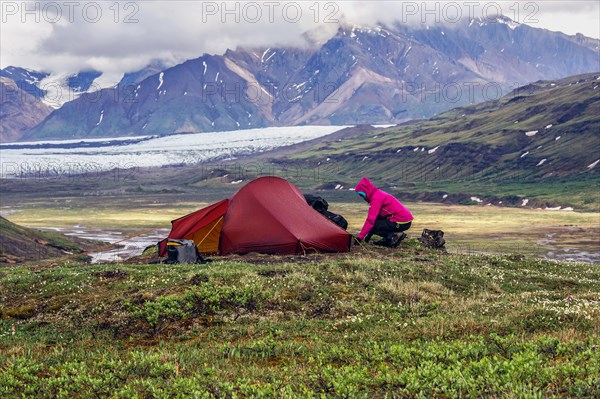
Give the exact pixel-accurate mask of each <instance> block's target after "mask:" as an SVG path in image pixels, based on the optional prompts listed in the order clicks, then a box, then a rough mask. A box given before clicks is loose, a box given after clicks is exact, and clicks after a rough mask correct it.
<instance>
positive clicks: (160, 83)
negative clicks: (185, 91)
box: [156, 72, 165, 90]
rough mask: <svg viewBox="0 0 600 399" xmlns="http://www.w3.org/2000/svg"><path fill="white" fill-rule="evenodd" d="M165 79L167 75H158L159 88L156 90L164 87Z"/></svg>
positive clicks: (162, 73)
mask: <svg viewBox="0 0 600 399" xmlns="http://www.w3.org/2000/svg"><path fill="white" fill-rule="evenodd" d="M164 77H165V73H164V72H161V73H160V74H159V75H158V87H157V88H156V90H159V89H160V88H161V87H162V85H163V83H165V80H164Z"/></svg>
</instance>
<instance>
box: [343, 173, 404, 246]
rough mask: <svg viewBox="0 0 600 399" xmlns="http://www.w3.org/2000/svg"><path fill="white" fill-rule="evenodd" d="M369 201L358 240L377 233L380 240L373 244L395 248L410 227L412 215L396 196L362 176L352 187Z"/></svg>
mask: <svg viewBox="0 0 600 399" xmlns="http://www.w3.org/2000/svg"><path fill="white" fill-rule="evenodd" d="M354 190H355V191H356V193H357V194H358V195H360V196H361V197H362V198H363V199H364V200H365V201H367V202H368V203H369V213H368V215H367V220H365V224H364V226H363V228H362V230H361V231H360V233H359V234H358V238H357V239H358V241H363V240H364V241H365V242H369V240H370V239H371V236H373V235H378V236H380V237H382V240H380V241H377V242H375V243H374V244H375V245H381V246H384V247H391V248H396V247H397V246H398V245H400V243H401V242H402V240H403V239H404V238H406V234H405V233H404V231H406V230H408V229H410V226H411V224H412V221H413V215H412V214H411V213H410V211H409V210H408V209H406V207H405V206H404V205H402V203H400V201H398V199H397V198H396V197H394V196H393V195H391V194H388V193H386V192H385V191H383V190H379V189H378V188H377V187H375V185H374V184H373V183H371V181H370V180H369V179H367V178H366V177H363V178H362V179H361V180H360V181H359V182H358V184H357V185H356V188H355V189H354Z"/></svg>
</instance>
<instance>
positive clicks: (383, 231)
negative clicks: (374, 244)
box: [365, 218, 412, 242]
mask: <svg viewBox="0 0 600 399" xmlns="http://www.w3.org/2000/svg"><path fill="white" fill-rule="evenodd" d="M411 224H412V222H408V223H401V224H398V223H396V222H390V221H389V219H383V218H381V219H380V218H378V219H377V220H376V221H375V224H374V225H373V228H372V229H371V231H369V234H367V236H366V237H365V241H366V242H369V240H370V239H371V236H372V235H377V236H381V237H383V238H385V239H391V238H392V236H393V235H394V233H400V232H401V231H406V230H408V229H410V226H411Z"/></svg>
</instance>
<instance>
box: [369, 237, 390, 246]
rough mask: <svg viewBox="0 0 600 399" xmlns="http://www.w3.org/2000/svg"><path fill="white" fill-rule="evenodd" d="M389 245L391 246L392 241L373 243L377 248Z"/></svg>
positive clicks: (384, 240)
mask: <svg viewBox="0 0 600 399" xmlns="http://www.w3.org/2000/svg"><path fill="white" fill-rule="evenodd" d="M391 244H392V240H387V239H383V240H379V241H375V242H374V243H373V245H377V246H379V247H389V246H390V245H391Z"/></svg>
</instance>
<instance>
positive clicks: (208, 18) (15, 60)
mask: <svg viewBox="0 0 600 399" xmlns="http://www.w3.org/2000/svg"><path fill="white" fill-rule="evenodd" d="M424 4H425V5H424ZM0 5H1V24H0V67H1V68H5V67H7V66H9V65H16V66H23V67H27V68H32V69H37V70H46V71H49V72H53V73H72V72H76V71H79V70H84V69H92V68H93V69H96V70H100V71H102V72H104V73H105V74H106V76H107V77H108V79H109V80H110V79H115V81H116V80H118V77H119V76H120V75H122V74H123V73H124V72H130V71H134V70H138V69H140V68H142V67H143V66H145V65H147V64H148V62H149V61H150V60H152V59H161V60H165V61H166V62H167V64H175V63H178V62H181V61H183V60H186V59H190V58H195V57H198V56H200V55H201V54H203V53H217V54H220V53H223V52H224V51H225V50H226V49H227V48H236V47H238V46H245V47H251V46H252V47H254V46H256V47H259V46H273V45H277V44H284V45H296V46H302V45H305V40H304V39H303V33H305V32H307V31H311V32H313V34H314V35H315V37H318V38H319V39H324V38H327V37H328V36H330V35H332V34H333V33H334V32H335V30H336V29H337V26H338V25H339V24H340V23H347V24H357V25H371V24H376V23H378V22H380V23H389V22H391V21H393V20H399V21H401V22H403V23H407V24H417V23H425V24H428V25H434V24H436V23H446V24H450V25H451V24H452V23H455V21H456V20H457V18H458V17H460V16H462V17H463V18H468V17H482V16H483V17H486V16H491V15H494V14H497V13H498V12H501V13H503V14H504V15H506V16H508V17H510V18H512V19H514V20H517V21H518V22H524V23H527V24H529V25H531V26H534V27H538V28H545V29H549V30H553V31H562V32H565V33H568V34H575V33H577V32H581V33H583V34H585V35H586V36H590V37H594V38H599V37H600V28H599V26H600V6H599V2H598V1H596V0H590V1H527V2H525V1H523V2H518V3H517V2H515V1H498V2H488V1H481V2H477V1H464V2H460V1H457V2H445V1H438V2H433V1H430V2H427V3H423V2H422V1H415V2H412V1H381V2H377V3H376V2H373V1H368V2H367V1H340V2H333V1H330V2H327V1H324V2H316V1H315V2H313V1H298V2H290V1H267V0H266V1H254V2H253V1H250V2H236V1H231V2H227V3H224V2H222V1H215V2H212V1H193V0H188V1H161V0H152V1H119V2H116V1H114V0H111V1H73V0H71V1H64V2H62V1H29V2H22V1H8V0H0Z"/></svg>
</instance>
